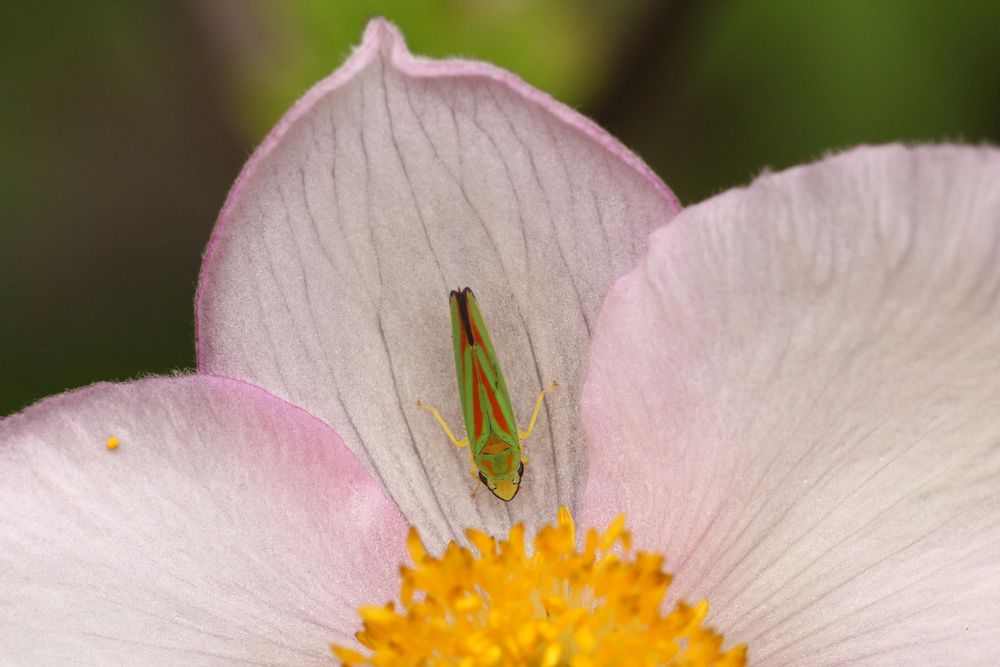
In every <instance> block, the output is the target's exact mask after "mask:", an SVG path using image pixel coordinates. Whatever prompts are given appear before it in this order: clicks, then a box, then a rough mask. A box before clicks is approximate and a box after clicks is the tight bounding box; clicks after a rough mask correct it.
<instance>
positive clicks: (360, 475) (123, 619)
mask: <svg viewBox="0 0 1000 667" xmlns="http://www.w3.org/2000/svg"><path fill="white" fill-rule="evenodd" d="M111 436H117V437H118V438H119V441H120V445H119V447H118V449H116V450H114V451H110V450H108V449H106V447H105V442H106V439H107V438H109V437H111ZM405 530H406V527H405V525H404V523H403V521H402V518H401V517H400V515H399V513H398V512H397V511H396V509H395V508H394V507H393V505H392V503H391V501H389V500H388V499H387V498H386V497H385V495H384V494H383V493H382V491H381V489H380V487H379V486H378V484H377V483H376V482H375V481H374V480H373V479H372V478H371V477H370V476H369V475H368V473H367V472H365V470H364V469H363V467H362V466H361V465H360V463H359V462H358V461H357V460H356V458H355V457H354V455H353V454H351V453H350V452H349V451H348V450H347V449H346V448H345V447H344V446H343V444H342V443H340V441H339V440H338V438H337V437H336V435H335V434H334V433H333V432H332V431H331V430H330V429H329V427H327V426H326V425H324V424H322V423H321V422H319V421H318V420H316V419H315V418H313V417H311V416H309V415H307V414H306V413H305V412H303V411H302V410H300V409H297V408H294V407H292V406H290V405H288V404H287V403H285V402H284V401H280V400H278V399H276V398H274V397H272V396H269V395H267V394H266V393H265V392H263V391H261V390H259V389H257V388H254V387H250V386H249V385H246V384H244V383H242V382H237V381H233V380H220V379H213V378H207V377H186V378H171V379H153V380H144V381H140V382H134V383H130V384H125V385H107V384H105V385H94V386H92V387H88V388H86V389H82V390H80V391H76V392H73V393H70V394H64V395H61V396H57V397H55V398H50V399H48V400H46V401H43V402H42V403H40V404H38V405H36V406H34V407H32V408H29V409H28V410H26V411H25V412H23V413H21V414H18V415H14V416H12V417H9V418H7V419H5V420H4V421H2V422H0V656H3V662H4V663H5V664H10V663H13V664H25V665H40V664H45V665H50V664H81V663H83V664H99V665H114V664H126V663H128V664H144V665H151V664H158V665H179V664H184V665H196V664H197V665H201V664H232V663H239V664H313V663H316V664H330V661H331V659H332V657H331V655H330V651H329V646H328V645H329V643H330V642H353V639H352V634H353V632H354V631H356V630H358V629H360V625H359V621H358V616H357V607H358V605H360V604H372V603H373V604H382V603H384V602H386V601H388V600H389V599H392V598H393V597H395V590H396V587H397V586H398V583H397V579H398V566H399V564H400V563H402V562H404V561H405V560H406V555H405V546H404V540H405ZM8 661H9V662H8Z"/></svg>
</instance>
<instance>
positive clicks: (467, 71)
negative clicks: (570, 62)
mask: <svg viewBox="0 0 1000 667" xmlns="http://www.w3.org/2000/svg"><path fill="white" fill-rule="evenodd" d="M383 41H389V42H391V43H392V65H393V66H394V67H395V68H396V69H398V70H399V71H401V72H403V73H404V74H407V75H409V76H413V77H435V76H440V77H484V78H487V79H490V80H492V81H496V82H498V83H502V84H503V85H505V86H507V87H508V88H510V89H511V90H513V91H514V92H516V93H517V94H518V95H521V96H522V97H525V98H527V99H529V100H531V101H532V102H534V103H536V104H538V105H539V106H541V107H543V108H544V109H545V110H547V111H548V112H549V113H551V114H552V115H554V116H556V117H557V118H559V119H560V120H561V121H563V122H564V123H566V124H567V125H570V126H572V127H575V128H576V129H578V130H580V131H581V132H583V133H584V134H585V135H587V136H588V137H590V138H591V139H593V140H594V141H595V142H597V143H598V144H600V145H601V146H603V147H604V148H606V149H607V150H608V151H609V152H610V153H612V154H613V155H615V156H617V157H618V159H620V160H621V161H622V163H624V164H625V165H627V166H628V167H630V168H631V169H634V170H635V171H636V172H638V173H639V174H641V175H642V176H643V177H644V178H645V179H646V180H647V181H649V183H650V184H651V185H652V186H653V187H654V188H655V189H656V190H657V191H658V192H659V193H660V194H662V195H663V198H664V199H666V200H667V201H669V202H670V205H671V206H672V207H673V208H674V209H675V210H677V211H679V210H681V208H682V207H681V203H680V200H678V199H677V195H675V194H674V193H673V191H671V190H670V188H668V187H667V185H666V184H665V183H664V182H663V180H662V179H660V177H659V176H657V175H656V173H655V172H653V170H652V169H650V168H649V166H648V165H647V164H646V163H645V162H643V161H642V160H641V159H640V158H639V157H638V156H637V155H636V154H635V153H633V152H632V151H631V150H629V149H628V148H626V147H625V146H624V145H622V143H621V142H619V141H618V140H617V139H615V138H614V137H613V136H611V135H610V134H608V133H607V132H606V131H605V130H604V129H603V128H602V127H600V126H599V125H598V124H597V123H595V122H594V121H592V120H590V119H589V118H587V117H586V116H584V115H582V114H580V113H578V112H576V111H574V110H573V109H571V108H569V107H568V106H566V105H565V104H563V103H562V102H559V101H558V100H556V99H554V98H553V97H552V96H551V95H548V94H546V93H544V92H542V91H541V90H538V89H537V88H534V87H532V86H530V85H528V84H527V83H525V82H524V81H523V80H522V79H521V78H520V77H518V76H516V75H515V74H512V73H511V72H508V71H507V70H504V69H501V68H499V67H496V66H494V65H492V64H490V63H486V62H480V61H471V60H459V59H453V60H431V59H424V58H419V57H416V56H414V55H413V54H411V53H410V52H409V50H408V49H407V48H406V41H405V40H404V39H403V35H402V34H401V33H400V31H399V29H398V28H397V27H396V26H395V25H393V24H392V23H390V22H389V21H387V20H386V19H384V18H375V19H372V20H371V21H369V22H368V25H367V27H366V28H365V32H364V35H363V37H362V39H361V44H360V45H358V47H357V48H355V49H354V51H353V52H352V53H351V55H350V57H349V58H348V59H347V60H346V61H345V62H344V64H343V65H341V66H340V67H338V68H337V69H336V70H335V71H334V72H333V74H331V75H330V76H328V77H327V78H325V79H323V80H322V81H319V82H318V83H316V84H315V85H314V86H313V87H312V88H310V89H309V90H308V91H307V92H306V94H305V95H303V96H302V97H300V98H299V99H298V100H297V101H296V102H295V104H294V105H292V108H291V109H289V110H288V112H287V113H285V115H284V116H282V117H281V119H280V120H279V121H278V124H277V125H275V126H274V127H273V128H272V129H271V131H270V132H269V133H268V134H267V136H266V137H265V138H264V141H263V142H261V144H260V146H258V147H257V149H256V150H255V151H254V153H253V155H252V156H251V157H250V160H249V161H248V162H247V164H246V165H244V167H243V169H242V170H241V171H240V175H239V176H238V177H237V179H236V182H235V183H233V187H232V188H231V189H230V191H229V194H228V195H227V196H226V202H225V204H223V206H222V211H221V212H220V213H219V221H218V223H217V224H216V226H215V228H214V229H213V230H212V235H211V237H210V238H209V241H208V246H207V247H206V249H205V255H204V258H203V260H202V264H201V271H200V274H199V279H198V288H197V291H196V293H195V351H196V355H197V356H198V358H200V350H201V345H200V343H199V341H200V340H201V335H200V334H201V327H200V322H199V321H200V317H199V315H200V313H201V305H200V304H201V297H202V293H201V291H202V286H203V285H204V284H205V280H204V277H205V273H206V272H207V267H208V265H209V263H210V262H211V261H212V255H213V253H214V251H215V247H216V246H217V245H218V242H219V237H220V236H221V232H222V227H223V224H224V221H225V220H226V218H227V217H228V215H229V212H230V210H231V209H232V207H233V203H234V202H235V201H236V200H237V199H238V198H239V195H240V192H241V190H242V187H243V184H244V183H246V182H247V181H248V180H249V179H250V177H251V176H252V175H253V173H254V171H256V168H257V165H258V164H259V163H260V162H261V161H262V160H263V159H264V158H265V157H266V156H267V155H268V154H269V153H270V152H271V150H272V149H273V148H274V146H276V145H277V144H278V142H279V141H281V138H282V137H283V136H284V134H285V132H286V131H287V130H288V128H289V127H291V126H292V125H294V124H295V122H296V121H297V120H298V119H299V118H300V117H302V116H303V115H304V114H305V113H306V112H308V111H309V109H311V108H312V106H313V105H314V104H315V103H316V102H317V101H318V100H320V99H322V98H323V97H324V96H326V95H327V94H328V93H330V92H332V91H334V90H336V89H337V88H339V87H341V86H342V85H343V84H344V83H346V82H347V81H349V80H350V79H351V78H352V77H353V76H354V75H355V74H357V73H358V72H359V71H361V70H362V69H364V67H365V66H367V65H368V64H369V63H370V62H371V61H372V59H373V58H374V57H375V56H376V55H377V54H378V52H379V50H380V49H381V48H382V43H383Z"/></svg>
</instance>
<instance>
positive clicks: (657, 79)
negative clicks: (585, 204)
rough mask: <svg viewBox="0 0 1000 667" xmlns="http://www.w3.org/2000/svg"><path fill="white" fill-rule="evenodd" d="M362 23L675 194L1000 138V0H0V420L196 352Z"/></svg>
mask: <svg viewBox="0 0 1000 667" xmlns="http://www.w3.org/2000/svg"><path fill="white" fill-rule="evenodd" d="M376 15H383V16H386V17H388V18H389V19H390V20H392V21H394V22H395V23H396V24H397V25H399V26H400V28H402V30H403V32H404V34H405V35H406V37H407V41H408V43H409V46H410V48H411V50H412V51H413V52H415V53H418V54H423V55H429V56H438V57H442V56H466V57H470V58H476V59H481V60H489V61H492V62H494V63H496V64H498V65H500V66H502V67H505V68H507V69H510V70H512V71H514V72H516V73H517V74H519V75H520V76H521V77H523V78H524V79H526V80H527V81H528V82H529V83H532V84H534V85H535V86H537V87H539V88H542V89H544V90H546V91H547V92H549V93H551V94H553V95H555V96H556V97H558V98H559V99H561V100H563V101H564V102H566V103H568V104H570V105H571V106H573V107H575V108H577V109H579V110H580V111H582V112H583V113H585V114H587V115H589V116H591V117H592V118H594V119H596V120H597V121H598V122H599V123H600V124H602V125H603V126H605V127H606V128H607V129H608V130H610V131H611V132H612V133H613V134H614V135H616V136H617V137H619V138H620V139H621V140H622V141H623V142H624V143H626V144H627V145H628V146H630V147H631V148H633V149H634V150H635V151H636V152H638V153H639V154H640V155H641V156H642V157H643V158H644V159H645V160H646V161H647V162H648V163H649V164H650V165H651V166H652V167H653V169H654V170H656V171H657V173H659V174H660V175H661V176H662V177H663V179H664V180H665V181H666V183H667V184H668V185H669V186H670V187H671V188H672V189H673V190H674V191H675V192H676V193H677V195H678V196H679V197H680V199H681V201H682V202H683V203H685V204H690V203H695V202H697V201H699V200H701V199H704V198H705V197H708V196H711V195H712V194H714V193H716V192H719V191H721V190H724V189H726V188H729V187H732V186H734V185H740V184H744V183H746V182H747V181H749V180H750V179H751V178H753V176H754V175H755V174H756V173H759V172H760V171H761V170H762V169H765V168H770V169H780V168H784V167H787V166H790V165H793V164H796V163H800V162H805V161H809V160H812V159H815V158H817V157H820V156H821V155H823V154H824V153H826V152H828V151H831V150H835V149H840V148H845V147H848V146H851V145H854V144H858V143H874V142H886V141H896V140H901V141H942V140H950V141H965V142H974V143H979V142H989V143H994V144H996V143H1000V39H998V38H997V29H998V26H1000V3H997V2H994V1H992V0H984V1H983V2H962V1H960V2H939V1H936V0H878V1H876V2H860V1H855V0H840V1H831V2H824V3H804V2H799V1H798V0H753V1H747V2H722V1H718V2H713V1H698V2H681V1H670V0H624V1H621V2H579V1H578V0H573V1H571V0H532V1H528V0H495V1H490V0H398V1H384V2H366V1H357V2H343V1H340V0H337V1H334V0H322V1H321V0H296V1H295V2H283V1H280V0H200V1H196V0H184V1H178V0H135V1H128V0H109V1H107V2H82V1H80V2H72V1H67V2H55V1H50V2H39V3H28V2H24V3H13V2H9V3H0V81H2V86H3V88H2V96H0V137H2V139H0V142H2V143H0V215H2V218H0V313H2V315H0V317H2V327H0V416H2V415H5V414H9V413H11V412H14V411H16V410H19V409H21V408H22V407H24V406H26V405H28V404H30V403H32V402H34V401H36V400H37V399H39V398H41V397H43V396H45V395H48V394H53V393H57V392H60V391H63V390H65V389H68V388H74V387H78V386H82V385H85V384H89V383H91V382H94V381H98V380H127V379H130V378H135V377H140V376H143V375H147V374H151V373H170V372H173V371H184V370H190V369H193V368H194V336H193V297H194V290H195V285H196V280H197V273H198V267H199V265H200V259H201V253H202V251H203V249H204V246H205V244H206V242H207V241H208V237H209V234H210V232H211V229H212V225H213V223H214V221H215V216H216V214H217V213H218V211H219V209H220V208H221V206H222V203H223V200H224V198H225V196H226V192H227V190H228V188H229V186H230V184H231V183H232V181H233V180H234V179H235V178H236V175H237V174H238V173H239V169H240V167H241V165H242V164H243V162H244V161H245V160H246V159H247V158H248V157H249V155H250V153H251V152H252V150H253V148H254V146H255V145H256V144H257V143H258V142H259V141H260V140H261V139H262V138H263V136H264V135H265V134H266V132H267V131H268V129H269V128H270V126H271V125H272V124H273V123H274V122H275V121H276V120H277V119H278V118H279V117H280V115H281V114H282V113H283V112H284V110H285V109H286V108H287V107H288V106H289V105H290V104H291V103H292V102H294V100H295V99H296V98H297V97H298V96H299V95H301V94H302V93H303V92H304V91H305V90H306V89H307V88H308V87H309V86H310V85H311V84H312V83H314V82H315V81H317V80H318V79H320V78H322V77H323V76H325V75H327V74H328V73H329V72H330V71H332V70H333V69H334V68H335V67H336V66H337V65H338V64H339V63H340V62H341V61H342V60H343V59H344V57H346V56H347V55H348V54H349V53H350V50H351V47H352V46H353V45H355V44H357V43H358V41H359V39H360V36H361V33H362V31H363V29H364V26H365V23H366V22H367V20H368V19H369V18H370V17H372V16H376Z"/></svg>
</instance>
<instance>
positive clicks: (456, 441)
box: [417, 401, 469, 447]
mask: <svg viewBox="0 0 1000 667" xmlns="http://www.w3.org/2000/svg"><path fill="white" fill-rule="evenodd" d="M417 407H418V408H423V409H424V410H427V411H428V412H430V413H431V414H432V415H434V419H437V422H438V424H440V425H441V428H442V429H444V434H445V435H447V436H448V439H449V440H451V444H453V445H455V446H456V447H465V446H466V445H468V444H469V439H468V438H464V439H462V440H459V439H458V438H456V437H455V434H454V433H452V432H451V429H450V428H448V422H446V421H445V420H444V417H442V416H441V413H440V412H438V409H437V408H435V407H433V406H430V405H427V404H426V403H424V402H423V401H417Z"/></svg>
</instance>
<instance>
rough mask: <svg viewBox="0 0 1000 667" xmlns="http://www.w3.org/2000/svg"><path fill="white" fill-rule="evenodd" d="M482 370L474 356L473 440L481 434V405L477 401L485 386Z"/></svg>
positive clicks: (477, 438)
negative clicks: (480, 391)
mask: <svg viewBox="0 0 1000 667" xmlns="http://www.w3.org/2000/svg"><path fill="white" fill-rule="evenodd" d="M482 378H483V370H482V369H481V368H480V367H479V362H478V361H476V358H475V356H473V358H472V425H473V429H472V430H473V431H474V432H475V437H474V439H475V440H479V436H480V435H481V434H482V432H483V404H482V402H481V401H480V400H479V390H480V388H481V387H482V386H483V384H485V383H484V382H483V380H482Z"/></svg>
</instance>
